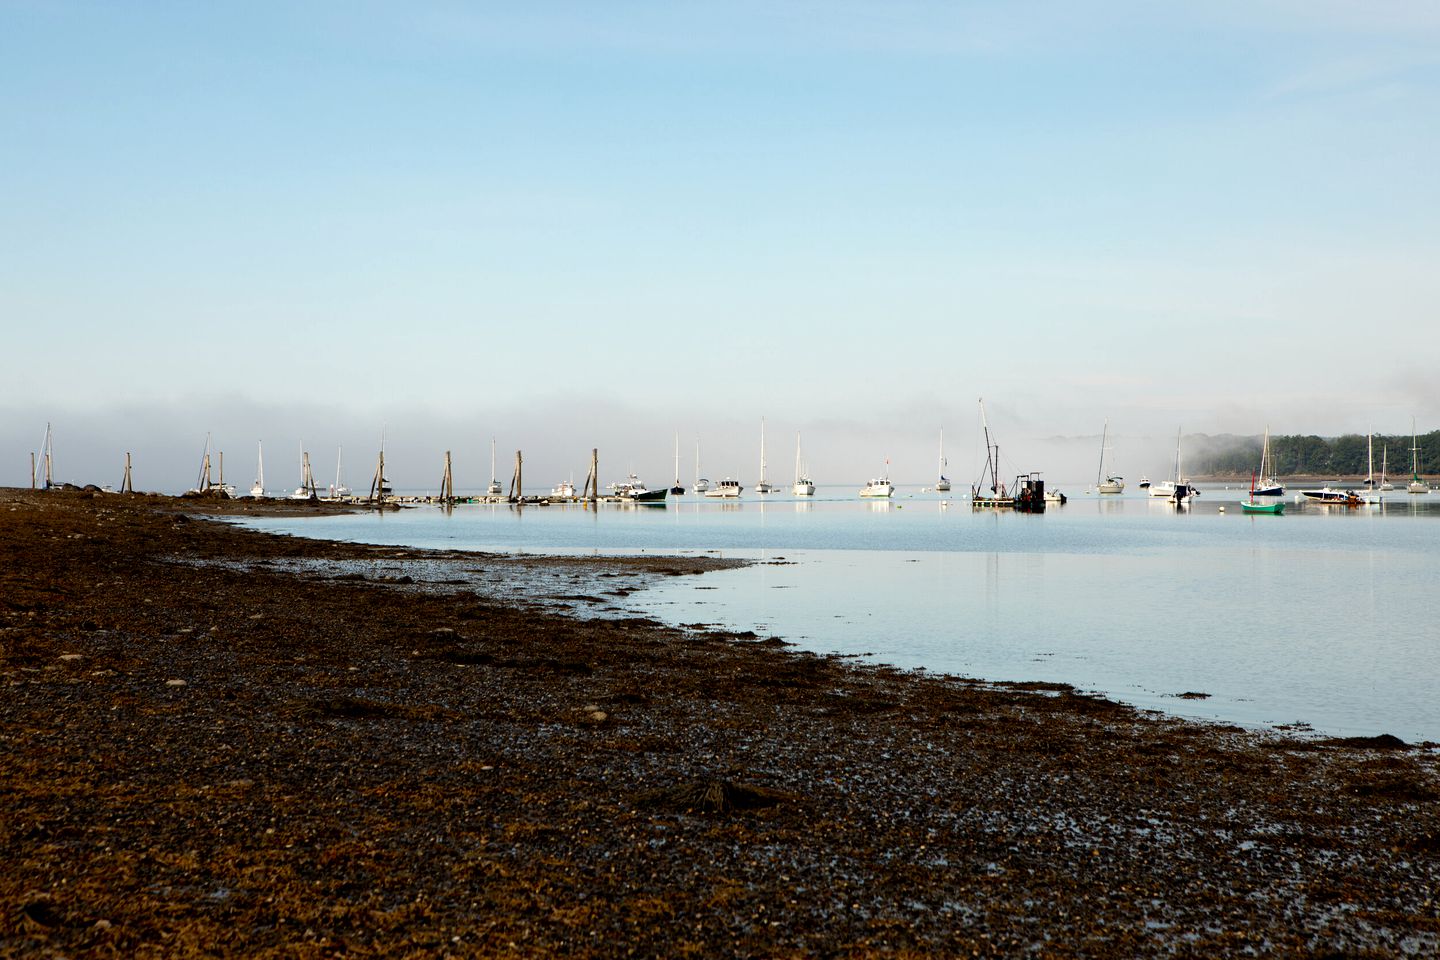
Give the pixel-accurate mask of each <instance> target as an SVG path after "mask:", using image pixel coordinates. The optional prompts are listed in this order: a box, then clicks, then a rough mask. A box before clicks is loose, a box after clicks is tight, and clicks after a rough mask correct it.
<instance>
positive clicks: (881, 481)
mask: <svg viewBox="0 0 1440 960" xmlns="http://www.w3.org/2000/svg"><path fill="white" fill-rule="evenodd" d="M887 465H888V461H887ZM894 495H895V485H894V484H893V483H891V482H890V478H889V477H875V478H873V479H871V480H870V481H869V482H867V483H866V484H865V486H863V487H861V488H860V496H862V497H893V496H894Z"/></svg>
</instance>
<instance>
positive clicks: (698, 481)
mask: <svg viewBox="0 0 1440 960" xmlns="http://www.w3.org/2000/svg"><path fill="white" fill-rule="evenodd" d="M690 489H691V490H694V491H695V492H696V493H705V492H707V491H708V490H709V489H710V481H709V480H706V479H705V478H704V477H702V476H700V441H699V440H696V441H695V483H694V485H693V486H692V487H691V488H690Z"/></svg>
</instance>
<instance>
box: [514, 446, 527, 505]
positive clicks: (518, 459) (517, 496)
mask: <svg viewBox="0 0 1440 960" xmlns="http://www.w3.org/2000/svg"><path fill="white" fill-rule="evenodd" d="M524 464H525V458H524V457H523V456H522V455H521V453H520V451H519V450H516V451H515V475H514V476H512V477H511V478H510V502H511V503H519V502H520V501H522V500H524V499H525V477H524V469H523V468H524Z"/></svg>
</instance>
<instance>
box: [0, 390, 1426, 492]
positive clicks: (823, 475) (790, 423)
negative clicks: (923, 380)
mask: <svg viewBox="0 0 1440 960" xmlns="http://www.w3.org/2000/svg"><path fill="white" fill-rule="evenodd" d="M946 406H947V407H948V408H949V410H950V412H951V416H949V417H948V418H946V419H945V422H944V453H945V457H946V460H947V462H948V468H947V470H946V474H947V476H949V478H950V479H951V481H952V482H953V483H954V484H955V487H956V490H957V491H959V492H964V491H966V490H967V489H968V486H969V484H970V483H971V482H973V481H974V480H975V479H976V478H977V477H978V475H979V473H980V470H981V468H982V464H983V452H982V451H983V440H982V433H981V424H980V417H979V410H978V405H977V404H976V403H975V402H974V401H973V400H972V401H971V402H969V403H968V404H965V403H948V404H947V405H946ZM986 412H987V418H988V420H989V423H990V429H991V434H992V438H993V439H994V441H995V442H996V443H998V444H999V445H1000V453H1001V471H1002V475H1010V474H1013V473H1017V472H1023V471H1030V470H1038V471H1041V472H1043V474H1044V475H1045V477H1046V479H1047V480H1048V481H1049V482H1050V483H1051V485H1052V486H1054V485H1060V486H1063V487H1064V488H1066V489H1071V490H1075V491H1076V492H1078V490H1079V489H1082V488H1083V487H1084V486H1086V485H1088V484H1089V483H1090V482H1092V481H1093V479H1094V477H1095V474H1096V472H1097V470H1098V467H1099V454H1100V440H1101V427H1102V426H1103V424H1104V418H1103V417H1101V418H1099V420H1098V422H1097V426H1096V429H1094V430H1093V431H1092V432H1083V433H1082V432H1077V433H1074V434H1070V435H1060V434H1057V433H1055V432H1053V431H1048V430H1046V429H1045V427H1046V425H1045V424H1044V423H1041V422H1037V421H1038V419H1039V418H1038V417H1037V416H1036V414H1035V412H1034V411H1028V412H1027V413H1026V414H1025V415H1024V416H1022V415H1021V412H1020V411H1017V409H1016V408H1015V406H1014V405H1013V404H1012V403H1010V402H993V401H988V400H987V401H986ZM936 413H937V411H935V410H930V409H922V410H916V409H914V408H911V409H908V410H904V411H899V412H895V413H892V414H891V415H889V416H887V415H886V411H885V410H884V409H883V408H878V407H877V408H876V409H875V410H873V411H872V412H871V413H870V415H869V416H866V417H856V416H841V415H839V414H838V413H832V414H831V415H829V416H827V415H825V413H824V412H823V411H816V412H807V413H805V414H803V415H791V416H785V415H767V416H766V418H765V453H766V460H767V465H768V466H767V476H768V479H769V480H770V481H771V482H772V483H782V484H783V483H788V482H789V480H790V478H791V477H792V475H793V473H794V465H795V452H796V432H797V430H798V431H799V432H800V433H801V437H800V440H801V445H802V450H801V452H802V457H803V459H804V461H805V464H806V466H807V469H808V472H809V473H810V475H811V476H812V478H813V479H814V480H815V482H817V483H819V484H821V485H829V484H841V485H847V484H852V485H857V486H858V485H859V484H861V483H863V482H864V481H865V480H866V479H868V478H870V477H872V476H878V475H880V474H881V473H882V472H883V471H884V470H885V469H886V465H885V461H886V460H887V459H888V460H889V473H890V477H891V479H892V480H894V481H895V482H896V483H897V484H900V485H902V486H928V485H931V484H933V483H934V482H935V479H936V474H937V469H938V456H939V452H940V451H939V444H940V429H941V425H942V424H941V419H940V417H939V416H936ZM47 416H48V418H49V422H50V423H51V425H52V428H53V431H54V434H53V435H54V449H55V480H56V482H71V483H76V484H81V485H83V484H86V483H94V484H97V485H106V484H109V485H112V486H116V487H118V486H119V483H120V479H121V477H122V474H123V465H124V457H125V453H126V452H129V453H130V454H131V456H132V460H133V464H134V482H135V486H136V488H137V489H140V490H150V491H156V492H162V493H172V494H173V493H182V492H184V491H185V490H186V489H189V488H190V487H192V486H194V484H195V482H196V479H197V477H198V474H199V469H200V463H201V458H202V453H203V450H204V447H205V443H206V439H207V434H208V435H209V440H210V444H211V450H212V453H213V454H218V453H219V452H223V453H224V454H225V474H226V480H227V482H229V483H233V484H235V486H236V487H237V489H238V491H239V492H241V493H245V492H247V491H248V490H249V488H250V484H251V482H252V481H253V480H254V478H255V472H256V466H257V463H256V460H257V456H256V455H257V441H262V442H263V444H264V459H265V463H264V469H265V485H266V489H267V491H269V492H270V493H271V494H272V495H276V494H284V493H288V492H289V491H290V490H292V489H294V488H295V487H296V486H297V485H298V483H299V480H300V459H301V452H302V450H304V451H308V452H309V454H310V460H311V466H312V469H313V471H314V473H315V477H316V481H317V483H318V484H319V485H320V486H321V488H322V489H323V488H324V487H326V486H328V485H330V484H331V483H333V482H334V479H335V473H336V462H337V454H339V452H340V450H341V448H343V470H344V473H343V480H344V483H345V484H346V485H347V486H349V487H350V488H351V489H352V490H353V491H355V492H357V493H363V492H365V491H366V490H367V489H368V488H369V484H370V479H371V477H372V476H373V473H374V470H375V463H376V455H377V452H378V450H379V448H380V444H381V438H382V434H383V437H384V445H385V456H386V467H387V471H386V472H387V474H388V475H389V479H390V481H391V483H392V485H393V486H395V487H396V489H398V490H403V491H407V492H420V493H424V492H432V491H435V490H437V489H438V487H439V482H440V476H441V472H442V468H443V459H444V454H445V452H446V451H447V450H448V451H450V452H451V455H452V458H453V464H454V472H455V483H456V487H457V489H458V490H459V491H461V492H462V493H465V492H474V491H476V490H477V489H478V488H480V487H483V486H484V485H485V484H486V483H488V482H489V480H490V458H491V438H492V436H493V437H494V439H495V451H496V452H495V457H496V466H495V474H496V477H497V478H498V479H499V480H500V481H501V483H502V484H504V485H505V486H506V488H507V490H508V487H509V481H510V477H511V474H512V471H513V460H514V454H515V451H516V450H517V449H518V450H521V451H523V454H524V471H525V473H524V481H525V491H526V492H527V493H529V494H534V493H543V492H546V491H548V490H549V489H550V487H552V486H553V485H554V484H556V483H558V482H559V481H561V480H566V479H573V480H574V482H575V483H576V484H577V486H578V485H579V484H580V483H581V482H582V481H583V479H584V477H585V474H586V472H587V470H588V466H589V456H590V450H591V448H592V447H593V448H598V449H599V455H600V474H601V477H600V480H601V487H602V489H603V488H604V487H605V486H607V485H608V484H609V483H611V482H613V481H617V480H622V479H624V478H625V476H626V475H627V474H629V473H630V472H631V471H632V470H633V471H634V472H635V473H636V474H638V475H639V476H640V477H641V479H642V480H644V481H645V482H646V483H647V484H649V485H650V486H651V487H657V486H661V485H666V486H668V485H669V484H670V483H671V482H672V481H673V480H674V473H675V467H674V450H675V439H676V434H677V432H678V437H679V453H680V470H679V477H680V481H681V483H682V484H683V485H684V486H686V487H689V486H690V485H691V483H692V482H693V480H694V478H695V460H696V444H697V441H698V443H699V448H700V449H699V453H700V461H701V471H702V475H704V476H706V477H708V478H709V479H710V480H712V481H714V480H718V479H720V478H721V477H725V476H730V477H736V478H737V479H739V480H740V481H741V483H742V484H743V485H744V486H745V487H746V488H747V490H748V489H749V488H751V487H752V486H753V485H754V483H755V481H756V479H757V478H758V475H759V459H760V418H759V417H758V416H756V417H754V418H753V419H749V418H745V419H742V418H741V417H740V416H739V415H736V416H734V417H722V416H718V415H717V411H715V410H713V409H701V410H690V411H686V410H679V411H671V410H667V409H663V405H655V406H640V405H630V404H626V403H624V402H621V401H618V400H610V401H605V400H599V401H596V402H594V403H591V404H589V405H588V406H586V407H584V408H578V407H574V406H572V405H571V404H570V403H569V402H568V401H562V400H555V399H552V400H550V401H548V402H546V403H535V404H531V405H523V404H517V405H516V406H514V407H511V408H509V409H495V410H492V411H489V412H481V413H477V414H474V415H462V414H461V413H459V412H457V411H453V410H449V411H441V412H438V413H437V412H434V411H431V410H428V409H425V408H423V407H420V406H410V407H408V408H395V409H392V410H390V411H388V414H387V416H386V417H385V418H384V419H382V418H381V416H380V415H378V414H372V415H368V416H367V415H365V414H362V413H359V412H357V411H355V410H353V409H350V408H346V407H342V406H338V405H329V404H324V403H314V402H312V403H306V404H293V403H290V404H278V403H262V402H254V401H249V400H245V399H243V398H240V397H230V398H227V399H224V400H212V401H196V402H192V403H182V404H139V403H131V404H116V405H110V406H104V407H98V408H97V407H92V408H88V409H85V410H74V409H71V410H65V409H58V410H54V411H53V412H50V413H46V412H44V411H42V410H41V409H40V408H39V407H38V406H32V407H29V408H26V409H20V408H0V486H10V487H25V486H28V485H29V483H30V476H29V469H30V466H29V464H30V461H29V456H30V453H32V452H35V453H37V454H38V452H39V451H40V448H41V444H42V442H43V438H44V432H45V427H46V422H47V420H46V418H47ZM1389 419H1391V420H1396V419H1399V418H1398V417H1395V416H1392V417H1390V418H1389ZM1137 420H1139V421H1140V422H1141V423H1143V422H1144V421H1143V420H1141V418H1139V417H1137ZM1182 427H1183V425H1178V424H1177V425H1176V427H1173V428H1171V429H1170V430H1164V429H1163V428H1154V427H1152V428H1151V429H1148V430H1146V429H1143V427H1140V428H1137V427H1135V426H1129V425H1127V424H1126V423H1125V421H1124V420H1122V419H1121V418H1120V417H1114V418H1111V421H1110V443H1109V447H1110V452H1109V458H1108V460H1107V464H1106V468H1107V471H1109V472H1117V473H1119V474H1121V475H1122V476H1124V477H1126V478H1127V480H1128V481H1130V482H1131V483H1133V482H1134V481H1135V480H1137V479H1138V478H1139V477H1140V476H1141V475H1149V476H1150V477H1152V478H1155V479H1160V478H1164V477H1166V476H1169V474H1170V472H1171V470H1172V468H1173V463H1174V457H1175V441H1176V436H1175V430H1176V429H1180V428H1182ZM1264 427H1265V425H1264V424H1261V425H1260V427H1259V429H1255V430H1253V431H1225V432H1209V431H1204V430H1199V429H1196V430H1192V429H1189V428H1183V429H1184V437H1183V439H1182V455H1183V456H1185V457H1198V456H1200V455H1201V454H1202V453H1206V452H1211V451H1215V450H1217V449H1223V448H1228V447H1230V446H1234V445H1247V444H1253V443H1254V441H1255V439H1256V438H1258V437H1259V436H1260V434H1261V432H1262V430H1263V429H1264ZM1269 427H1270V430H1271V433H1272V435H1273V436H1280V435H1285V434H1304V435H1319V436H1325V437H1335V436H1340V435H1345V434H1363V433H1364V432H1365V429H1364V428H1363V427H1361V428H1358V429H1357V428H1356V427H1354V425H1353V422H1352V424H1351V426H1350V428H1349V429H1335V430H1328V431H1327V430H1325V429H1323V428H1315V427H1314V426H1311V427H1310V428H1309V429H1302V430H1296V429H1290V428H1287V427H1286V426H1285V425H1284V424H1283V423H1271V424H1270V425H1269ZM1417 429H1418V431H1419V432H1420V433H1422V434H1423V433H1426V432H1427V425H1426V424H1425V423H1424V422H1419V423H1418V424H1417ZM1431 429H1433V427H1432V428H1431ZM1409 430H1410V425H1409V423H1408V421H1407V422H1404V423H1398V422H1394V423H1384V424H1383V425H1381V424H1377V425H1376V432H1377V433H1384V434H1390V435H1408V434H1409ZM1376 456H1377V458H1378V457H1379V452H1378V451H1377V453H1376ZM1405 456H1406V455H1405V454H1403V453H1402V454H1398V459H1397V458H1392V466H1394V465H1397V464H1399V460H1400V459H1404V458H1405ZM218 469H219V463H218V457H212V474H215V473H217V472H218ZM1377 469H1378V463H1377Z"/></svg>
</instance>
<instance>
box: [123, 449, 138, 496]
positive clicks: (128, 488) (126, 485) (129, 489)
mask: <svg viewBox="0 0 1440 960" xmlns="http://www.w3.org/2000/svg"><path fill="white" fill-rule="evenodd" d="M120 492H121V493H134V492H135V485H134V484H133V483H131V482H130V454H129V452H128V451H127V452H126V454H125V479H124V480H121V481H120Z"/></svg>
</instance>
